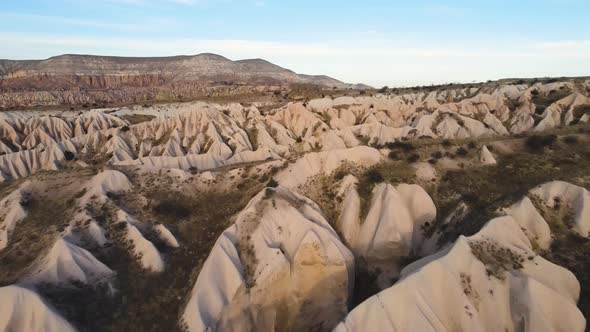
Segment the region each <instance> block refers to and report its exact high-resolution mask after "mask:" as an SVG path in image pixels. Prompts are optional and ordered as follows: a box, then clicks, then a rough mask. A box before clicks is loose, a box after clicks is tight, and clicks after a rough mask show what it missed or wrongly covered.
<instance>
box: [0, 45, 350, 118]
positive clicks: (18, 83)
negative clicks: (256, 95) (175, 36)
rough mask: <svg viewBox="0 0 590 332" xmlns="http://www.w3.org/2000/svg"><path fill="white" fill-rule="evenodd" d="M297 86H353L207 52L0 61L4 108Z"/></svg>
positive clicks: (0, 99)
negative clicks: (161, 55) (157, 55)
mask: <svg viewBox="0 0 590 332" xmlns="http://www.w3.org/2000/svg"><path fill="white" fill-rule="evenodd" d="M293 84H312V85H318V86H321V87H326V88H334V87H336V88H348V87H351V85H350V84H346V83H343V82H341V81H339V80H336V79H334V78H331V77H328V76H324V75H302V74H297V73H295V72H293V71H291V70H289V69H285V68H283V67H280V66H277V65H275V64H272V63H270V62H268V61H266V60H263V59H248V60H239V61H232V60H229V59H227V58H225V57H223V56H220V55H216V54H210V53H204V54H198V55H193V56H171V57H113V56H96V55H74V54H67V55H60V56H56V57H51V58H49V59H46V60H20V61H18V60H0V106H1V107H11V106H27V105H59V104H83V103H89V102H141V101H145V100H174V99H182V98H183V97H184V98H194V97H200V96H212V95H213V96H218V95H222V96H223V95H239V94H244V93H248V92H255V91H274V90H277V89H281V88H286V87H289V86H291V85H293Z"/></svg>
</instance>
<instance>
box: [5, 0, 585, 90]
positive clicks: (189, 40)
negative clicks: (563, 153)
mask: <svg viewBox="0 0 590 332" xmlns="http://www.w3.org/2000/svg"><path fill="white" fill-rule="evenodd" d="M589 10H590V4H589V3H588V2H586V1H580V0H542V1H522V2H519V3H517V4H515V3H512V2H509V1H495V2H494V3H493V4H489V3H485V4H482V3H471V2H468V1H446V2H444V3H442V2H436V1H416V2H412V3H407V2H399V1H368V2H363V3H356V2H354V3H353V2H343V1H339V2H338V1H325V2H322V3H316V2H311V1H307V0H306V1H298V2H296V3H292V2H278V1H268V0H267V1H232V0H209V1H203V0H100V1H89V0H84V1H73V0H57V1H48V0H39V1H30V0H25V1H20V2H18V3H15V2H13V3H7V4H5V5H4V6H3V8H2V9H1V10H0V18H1V20H0V27H1V29H2V30H1V32H0V42H2V43H3V45H4V47H3V48H2V49H1V50H0V58H3V59H15V60H19V59H45V58H48V57H51V56H56V55H60V54H93V55H110V56H138V57H149V56H174V55H183V54H187V55H193V54H199V53H215V54H219V55H222V56H224V57H227V58H229V59H231V60H240V59H249V58H262V59H265V60H268V61H270V62H272V63H274V64H277V65H279V66H281V67H284V68H288V69H291V70H293V71H295V72H297V73H303V74H311V75H328V76H331V77H334V78H336V79H339V80H342V81H345V82H348V83H366V84H369V85H372V86H375V87H380V86H383V85H388V86H410V85H429V84H438V83H450V82H463V83H468V82H472V81H486V80H494V79H500V78H508V77H549V76H551V77H561V76H587V75H590V36H589V35H588V31H589V30H588V23H587V20H586V17H585V16H586V13H588V12H589Z"/></svg>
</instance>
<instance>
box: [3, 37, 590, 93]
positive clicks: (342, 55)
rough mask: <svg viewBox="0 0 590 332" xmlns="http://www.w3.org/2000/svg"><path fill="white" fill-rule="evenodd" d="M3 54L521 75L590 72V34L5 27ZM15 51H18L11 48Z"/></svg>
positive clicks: (470, 76)
mask: <svg viewBox="0 0 590 332" xmlns="http://www.w3.org/2000/svg"><path fill="white" fill-rule="evenodd" d="M0 43H1V44H4V45H10V46H11V47H10V49H7V48H3V49H0V58H3V57H9V56H10V55H11V54H15V53H17V54H19V56H18V57H19V58H45V57H49V56H52V55H57V54H62V53H85V54H103V55H125V56H166V55H179V54H197V53H205V52H210V53H218V54H221V55H223V56H226V57H228V58H231V59H243V58H258V57H260V58H265V59H267V60H269V61H271V62H274V63H276V64H278V65H281V66H284V67H286V68H290V69H293V70H295V71H297V72H301V73H309V74H327V75H330V76H333V77H336V78H339V79H342V80H344V81H348V82H364V83H368V84H372V85H375V86H381V85H390V86H396V85H413V84H429V83H443V82H449V81H454V82H457V81H462V82H470V81H472V80H487V79H495V78H502V77H517V76H527V77H533V76H564V75H569V76H580V75H588V74H590V47H582V48H576V49H575V50H574V51H572V49H565V50H564V49H563V47H558V46H560V45H561V46H567V45H582V46H584V45H587V42H575V43H573V44H572V43H571V42H558V43H557V44H556V43H550V44H547V43H529V44H525V45H524V46H521V45H502V46H501V47H500V46H498V45H496V47H495V48H494V45H491V46H489V47H488V48H478V47H477V46H474V45H467V46H466V47H465V48H428V47H423V48H396V47H391V46H381V45H383V44H379V43H375V44H371V45H366V46H359V45H347V44H338V45H330V44H329V43H323V44H319V43H289V42H273V41H255V40H200V39H125V38H84V37H55V36H38V35H25V34H10V33H1V32H0ZM7 52H12V53H10V54H9V53H7Z"/></svg>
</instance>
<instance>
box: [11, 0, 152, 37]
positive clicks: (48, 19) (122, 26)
mask: <svg viewBox="0 0 590 332" xmlns="http://www.w3.org/2000/svg"><path fill="white" fill-rule="evenodd" d="M119 1H120V0H119ZM126 1H129V0H126ZM0 18H12V19H19V20H29V21H35V22H37V23H38V22H44V23H49V24H60V25H77V26H86V27H92V28H103V29H116V30H128V31H153V30H155V29H156V24H153V23H154V22H144V23H143V24H133V23H116V22H106V21H98V20H90V19H78V18H69V17H60V16H47V15H34V14H17V13H1V12H0Z"/></svg>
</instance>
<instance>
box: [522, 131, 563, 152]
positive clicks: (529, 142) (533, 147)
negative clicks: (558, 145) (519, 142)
mask: <svg viewBox="0 0 590 332" xmlns="http://www.w3.org/2000/svg"><path fill="white" fill-rule="evenodd" d="M556 140H557V136H555V135H543V136H541V135H533V136H530V137H528V138H527V139H526V141H525V146H526V148H527V149H528V150H529V151H531V152H543V150H544V149H545V148H547V147H551V146H553V144H555V141H556Z"/></svg>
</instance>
